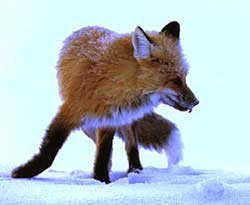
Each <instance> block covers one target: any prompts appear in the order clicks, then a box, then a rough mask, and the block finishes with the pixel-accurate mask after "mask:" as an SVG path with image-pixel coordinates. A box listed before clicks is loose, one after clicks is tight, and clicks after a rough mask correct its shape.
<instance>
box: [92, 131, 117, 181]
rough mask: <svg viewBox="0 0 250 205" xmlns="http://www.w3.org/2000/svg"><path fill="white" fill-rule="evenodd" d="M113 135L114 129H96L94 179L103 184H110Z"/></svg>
mask: <svg viewBox="0 0 250 205" xmlns="http://www.w3.org/2000/svg"><path fill="white" fill-rule="evenodd" d="M114 134H115V129H112V128H105V129H97V141H96V158H95V164H94V178H95V179H97V180H99V181H101V182H105V183H110V179H109V162H110V157H111V151H112V142H113V137H114Z"/></svg>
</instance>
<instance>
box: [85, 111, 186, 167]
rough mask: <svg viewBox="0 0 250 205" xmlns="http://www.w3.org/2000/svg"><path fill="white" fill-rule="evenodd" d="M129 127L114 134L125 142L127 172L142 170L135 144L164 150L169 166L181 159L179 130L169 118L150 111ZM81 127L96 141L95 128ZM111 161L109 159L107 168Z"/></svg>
mask: <svg viewBox="0 0 250 205" xmlns="http://www.w3.org/2000/svg"><path fill="white" fill-rule="evenodd" d="M131 127H132V131H133V133H129V129H128V128H127V126H126V125H125V126H122V127H119V128H117V130H116V134H117V135H118V136H119V137H120V138H122V139H123V141H124V142H125V144H126V145H125V149H126V153H127V157H128V162H129V169H128V172H139V171H140V170H142V165H141V162H140V158H139V152H138V147H137V144H139V145H141V146H142V147H144V148H146V149H154V150H156V151H157V152H162V151H164V152H165V153H166V155H167V158H168V166H169V167H171V166H172V165H175V164H178V163H179V162H180V161H181V160H182V149H183V144H182V141H181V136H180V132H179V129H178V128H177V127H176V125H175V124H173V123H172V122H170V121H169V120H167V119H164V118H163V117H162V116H160V115H158V114H156V113H150V114H146V115H145V116H144V117H143V118H141V119H139V120H136V121H135V122H133V123H132V124H131ZM81 128H82V130H83V132H84V133H85V134H86V135H87V136H88V137H89V138H90V139H91V140H93V141H94V143H97V141H96V129H95V128H89V127H87V128H85V127H84V126H82V127H81ZM132 150H133V151H132ZM111 163H112V162H111V159H110V160H109V169H110V167H111Z"/></svg>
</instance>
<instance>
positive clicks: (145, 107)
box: [81, 93, 160, 128]
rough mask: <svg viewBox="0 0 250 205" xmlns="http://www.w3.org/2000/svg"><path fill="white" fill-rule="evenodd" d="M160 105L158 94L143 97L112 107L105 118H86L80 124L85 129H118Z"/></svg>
mask: <svg viewBox="0 0 250 205" xmlns="http://www.w3.org/2000/svg"><path fill="white" fill-rule="evenodd" d="M159 103H160V96H159V94H158V93H153V94H149V95H144V96H141V97H138V98H136V99H135V100H134V101H133V102H128V103H127V104H125V105H122V106H118V107H113V108H111V110H110V112H109V113H108V114H106V115H105V116H87V117H85V118H84V119H83V120H82V122H81V124H82V126H84V127H87V128H101V127H120V126H124V125H128V124H131V123H133V122H134V121H136V120H138V119H140V118H142V117H143V116H144V115H145V114H148V113H152V112H153V111H154V110H153V108H154V107H156V106H157V105H158V104H159Z"/></svg>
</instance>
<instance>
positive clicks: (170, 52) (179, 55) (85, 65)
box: [11, 21, 199, 183]
mask: <svg viewBox="0 0 250 205" xmlns="http://www.w3.org/2000/svg"><path fill="white" fill-rule="evenodd" d="M188 67H189V66H188V64H187V62H186V60H185V58H184V55H183V52H182V48H181V44H180V24H179V23H178V22H177V21H172V22H170V23H168V24H167V25H165V26H164V27H163V28H162V29H161V31H159V32H157V31H144V30H143V29H142V28H141V27H140V26H137V27H136V28H135V30H134V31H133V32H131V33H127V34H120V33H117V32H114V31H111V30H109V29H106V28H103V27H99V26H88V27H84V28H82V29H79V30H77V31H75V32H73V33H72V34H71V35H70V36H69V37H67V38H66V39H65V41H64V43H63V47H62V49H61V51H60V54H59V59H58V61H57V66H56V68H57V78H58V83H59V92H60V95H61V98H62V104H61V105H60V106H59V109H58V111H57V113H56V115H55V117H54V118H53V119H52V121H51V123H50V124H49V126H48V128H47V130H46V132H45V135H44V137H43V139H42V143H41V145H40V148H39V151H38V153H36V154H35V155H34V156H33V157H32V158H31V159H30V160H28V161H27V162H26V163H24V164H22V165H20V166H18V167H17V168H15V169H14V170H13V171H12V174H11V176H12V177H14V178H32V177H34V176H36V175H38V174H40V173H41V172H43V171H44V170H46V169H47V168H49V167H50V166H51V165H52V163H53V161H54V159H55V157H56V155H57V153H58V151H59V150H60V149H61V147H62V146H63V144H64V142H65V141H66V140H67V138H68V136H69V135H70V133H71V132H72V131H73V130H75V129H78V128H80V126H82V125H83V126H84V127H90V128H96V142H97V143H96V156H95V163H94V168H93V178H94V179H96V180H99V181H101V182H104V183H110V178H109V172H108V164H109V159H110V155H111V150H112V140H113V137H114V135H115V132H116V130H117V128H118V127H122V126H126V130H127V132H128V133H129V135H132V134H133V131H132V127H131V124H132V123H133V122H134V121H136V120H138V119H140V118H143V117H144V116H145V115H146V114H149V113H152V112H153V111H154V108H155V107H157V106H158V105H159V104H160V103H161V102H163V103H167V104H168V105H170V106H172V107H174V108H176V109H177V110H180V111H188V112H191V111H192V109H193V108H194V107H195V106H196V105H197V104H198V103H199V101H198V99H197V98H196V97H195V95H194V93H193V92H192V91H191V89H190V88H189V87H188V85H187V81H186V76H187V73H188V70H189V69H188ZM130 137H131V138H133V137H132V136H130ZM130 152H131V154H132V155H133V152H134V150H133V149H132V150H130ZM131 163H132V162H131Z"/></svg>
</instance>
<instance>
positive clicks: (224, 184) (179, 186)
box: [0, 167, 250, 205]
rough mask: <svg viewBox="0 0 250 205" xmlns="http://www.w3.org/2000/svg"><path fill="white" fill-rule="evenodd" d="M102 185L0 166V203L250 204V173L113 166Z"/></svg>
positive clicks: (76, 174) (81, 175) (84, 176)
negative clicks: (19, 175)
mask: <svg viewBox="0 0 250 205" xmlns="http://www.w3.org/2000/svg"><path fill="white" fill-rule="evenodd" d="M111 179H112V183H110V184H108V185H106V184H102V183H100V182H98V181H96V180H94V179H92V178H91V174H90V173H85V172H82V171H79V170H75V171H72V172H64V171H55V170H49V171H46V172H44V173H42V174H41V175H39V176H37V177H35V178H33V179H12V178H11V177H10V171H9V170H6V169H3V168H1V171H0V204H4V205H8V204H11V205H15V204H25V205H28V204H32V205H36V204H53V205H54V204H60V205H61V204H74V205H75V204H85V205H87V204H123V205H126V204H129V205H131V204H133V205H134V204H150V205H151V204H154V205H157V204H175V205H177V204H185V205H186V204H187V205H188V204H192V205H194V204H199V205H202V204H213V205H216V204H220V205H223V204H225V205H228V204H235V205H245V204H250V174H244V173H235V172H234V173H233V172H226V171H215V170H213V171H212V170H194V169H192V168H191V167H173V168H171V169H163V168H162V169H159V168H153V167H147V168H145V169H144V170H143V171H142V172H141V173H140V174H129V175H128V176H127V175H126V173H125V172H117V171H115V172H112V173H111Z"/></svg>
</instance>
